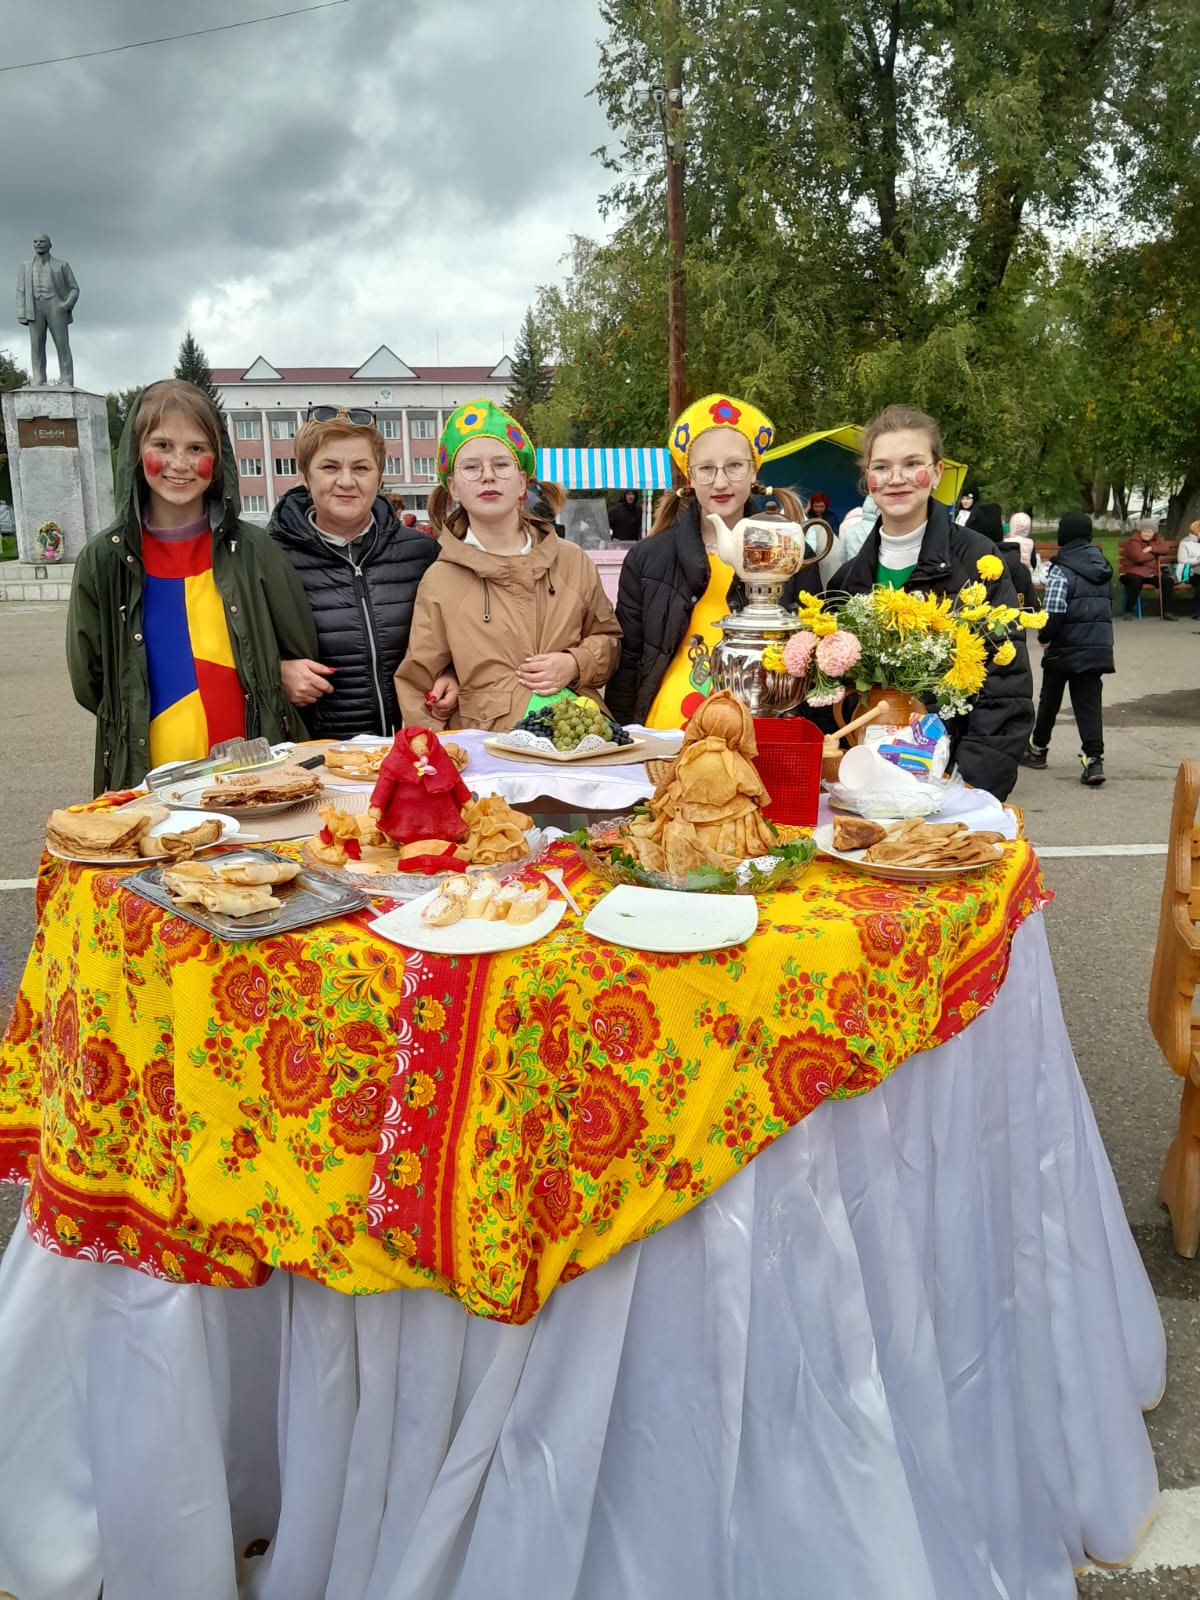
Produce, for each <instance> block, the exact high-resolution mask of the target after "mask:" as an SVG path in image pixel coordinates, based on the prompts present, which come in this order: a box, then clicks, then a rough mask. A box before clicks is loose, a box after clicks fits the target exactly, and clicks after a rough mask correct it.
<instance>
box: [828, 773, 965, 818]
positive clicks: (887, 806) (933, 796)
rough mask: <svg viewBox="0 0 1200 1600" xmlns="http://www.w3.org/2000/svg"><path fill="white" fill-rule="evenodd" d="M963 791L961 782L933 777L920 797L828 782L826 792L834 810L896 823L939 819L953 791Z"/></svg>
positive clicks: (923, 785)
mask: <svg viewBox="0 0 1200 1600" xmlns="http://www.w3.org/2000/svg"><path fill="white" fill-rule="evenodd" d="M961 788H962V784H961V783H960V782H959V781H958V779H948V778H930V779H927V780H925V781H924V782H923V783H922V785H921V793H920V794H905V795H898V794H896V793H894V792H882V793H877V794H876V793H871V792H870V791H867V790H863V789H847V788H844V787H843V785H842V784H840V783H827V784H826V785H825V793H826V795H827V796H828V799H829V804H830V806H831V807H832V808H833V810H834V811H848V812H850V813H851V814H852V815H854V816H857V817H866V818H867V819H868V820H869V821H872V822H894V821H896V820H897V819H900V820H906V819H909V818H912V817H935V816H937V814H938V812H939V811H942V810H944V809H945V806H946V803H947V801H948V800H949V799H950V794H951V791H952V790H955V789H961Z"/></svg>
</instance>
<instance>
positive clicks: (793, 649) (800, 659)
mask: <svg viewBox="0 0 1200 1600" xmlns="http://www.w3.org/2000/svg"><path fill="white" fill-rule="evenodd" d="M816 648H817V636H816V634H815V633H794V634H793V635H792V637H791V638H790V639H789V640H788V642H787V643H786V644H785V645H784V647H783V664H784V666H785V667H786V668H787V669H788V671H789V672H790V673H791V675H792V677H793V678H803V677H804V675H805V673H806V672H807V671H808V669H809V665H810V664H811V662H812V658H813V651H814V650H815V649H816Z"/></svg>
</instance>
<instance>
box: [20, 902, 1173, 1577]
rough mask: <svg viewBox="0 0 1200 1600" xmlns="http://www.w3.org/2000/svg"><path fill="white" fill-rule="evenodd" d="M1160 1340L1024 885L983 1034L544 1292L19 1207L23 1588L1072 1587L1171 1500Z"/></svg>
mask: <svg viewBox="0 0 1200 1600" xmlns="http://www.w3.org/2000/svg"><path fill="white" fill-rule="evenodd" d="M1164 1358H1165V1352H1164V1341H1163V1332H1162V1325H1161V1322H1160V1320H1159V1316H1158V1312H1157V1307H1156V1305H1155V1301H1154V1296H1153V1294H1152V1292H1151V1289H1150V1286H1149V1284H1148V1282H1147V1279H1146V1276H1145V1272H1144V1270H1143V1268H1142V1264H1141V1261H1140V1259H1139V1257H1138V1255H1137V1251H1136V1249H1135V1247H1134V1244H1133V1240H1132V1238H1131V1236H1130V1233H1129V1229H1128V1227H1127V1225H1126V1222H1125V1219H1124V1216H1123V1214H1122V1210H1121V1205H1120V1201H1119V1198H1118V1195H1117V1191H1116V1188H1115V1186H1114V1183H1113V1178H1112V1173H1111V1170H1110V1168H1109V1164H1108V1160H1107V1158H1106V1156H1105V1153H1104V1150H1103V1147H1102V1146H1101V1143H1100V1139H1099V1135H1098V1133H1097V1131H1096V1127H1095V1123H1094V1121H1093V1117H1092V1113H1091V1109H1090V1107H1089V1105H1088V1101H1087V1097H1086V1095H1085V1093H1084V1089H1083V1086H1082V1084H1081V1082H1080V1079H1079V1075H1078V1073H1077V1071H1076V1068H1075V1064H1074V1061H1073V1058H1072V1055H1071V1049H1070V1045H1069V1043H1068V1040H1067V1036H1066V1032H1065V1029H1064V1026H1063V1021H1062V1016H1061V1012H1060V1008H1059V1003H1058V997H1057V991H1056V989H1055V984H1054V978H1053V974H1052V972H1051V968H1050V962H1049V954H1048V950H1047V946H1046V939H1045V932H1044V929H1043V927H1042V921H1041V918H1040V917H1034V918H1032V919H1031V920H1030V921H1029V922H1028V923H1027V924H1026V925H1025V926H1024V928H1023V929H1022V930H1021V931H1020V932H1019V933H1018V934H1017V937H1016V942H1015V946H1014V952H1013V964H1012V969H1011V973H1010V976H1009V979H1008V981H1007V983H1006V984H1005V987H1004V989H1003V991H1002V992H1001V995H1000V997H999V998H998V1000H997V1002H996V1004H995V1005H994V1006H993V1007H992V1008H991V1010H990V1011H988V1012H986V1013H984V1014H983V1015H981V1016H980V1017H979V1018H977V1019H976V1021H975V1022H974V1023H973V1024H972V1025H971V1027H970V1028H969V1029H968V1030H967V1031H966V1032H965V1033H963V1034H962V1035H960V1036H959V1037H958V1038H956V1039H954V1040H953V1041H951V1042H950V1043H949V1044H946V1045H944V1046H942V1047H941V1048H939V1049H937V1050H935V1051H931V1052H930V1053H928V1054H927V1055H925V1056H922V1057H920V1058H918V1059H916V1060H914V1061H911V1062H909V1063H908V1064H907V1065H905V1066H903V1067H901V1068H900V1069H899V1071H897V1072H896V1073H895V1074H894V1075H893V1076H892V1077H891V1078H890V1079H889V1080H888V1081H887V1082H886V1083H885V1084H884V1085H883V1086H882V1087H881V1088H879V1089H876V1090H875V1091H874V1092H873V1093H871V1094H869V1095H867V1096H865V1097H864V1098H862V1099H859V1100H855V1101H850V1102H843V1103H830V1104H826V1105H824V1106H822V1107H821V1108H820V1109H819V1110H818V1111H816V1112H815V1113H814V1114H813V1115H812V1116H811V1117H809V1119H808V1120H807V1121H806V1122H804V1123H803V1124H801V1125H800V1126H799V1127H798V1128H796V1129H794V1130H793V1131H792V1132H791V1133H789V1134H787V1135H786V1136H785V1137H784V1138H782V1139H780V1140H779V1141H778V1142H777V1143H776V1144H775V1145H774V1146H773V1147H772V1148H770V1149H769V1150H767V1151H766V1152H765V1153H764V1154H763V1155H761V1156H759V1157H758V1159H757V1160H756V1161H754V1162H752V1163H751V1164H750V1166H749V1167H748V1168H747V1169H746V1170H744V1171H743V1172H741V1173H740V1174H739V1175H738V1176H737V1177H736V1178H734V1179H733V1180H732V1181H731V1182H729V1183H727V1184H726V1185H725V1186H724V1187H723V1188H722V1189H721V1190H720V1191H719V1192H718V1193H717V1194H716V1195H714V1196H713V1197H712V1198H711V1199H709V1200H707V1201H706V1202H705V1203H704V1204H703V1205H701V1206H699V1207H698V1208H697V1209H695V1210H694V1211H693V1212H691V1213H690V1214H689V1215H687V1216H685V1217H683V1218H681V1219H680V1220H679V1221H678V1222H675V1223H673V1224H672V1225H671V1226H670V1227H669V1228H667V1229H665V1230H664V1231H663V1232H662V1233H660V1234H658V1235H657V1236H655V1237H654V1238H652V1239H650V1240H647V1241H645V1242H644V1243H642V1244H640V1245H633V1246H630V1247H629V1248H627V1249H626V1250H624V1251H622V1252H621V1253H620V1255H618V1256H617V1257H616V1258H615V1259H614V1260H612V1261H611V1262H609V1263H608V1264H607V1265H606V1266H604V1267H601V1268H599V1269H598V1270H596V1271H594V1272H591V1273H588V1274H586V1275H585V1276H584V1277H582V1278H580V1279H578V1280H576V1281H575V1282H574V1283H572V1284H570V1285H568V1286H566V1287H564V1288H561V1289H559V1290H558V1291H556V1293H555V1294H554V1296H553V1298H552V1299H551V1301H550V1303H549V1305H548V1306H547V1308H546V1310H545V1311H543V1312H542V1313H541V1315H540V1316H539V1317H537V1318H536V1319H535V1321H534V1322H533V1323H531V1324H530V1325H528V1326H526V1327H523V1328H510V1327H503V1326H499V1325H496V1324H491V1323H488V1322H484V1321H479V1320H472V1319H471V1318H469V1317H467V1316H466V1315H465V1314H464V1313H463V1312H462V1311H461V1310H460V1309H459V1307H458V1306H457V1305H455V1304H453V1303H452V1302H451V1301H449V1300H446V1299H444V1298H442V1297H441V1296H440V1295H437V1294H435V1293H432V1292H427V1291H425V1292H410V1291H406V1290H401V1291H398V1292H396V1293H393V1294H389V1295H380V1296H375V1297H370V1298H358V1299H353V1298H349V1297H345V1296H342V1295H339V1294H337V1293H334V1292H333V1291H331V1290H328V1289H325V1288H321V1287H319V1286H318V1285H315V1284H313V1283H310V1282H307V1281H305V1280H303V1279H298V1278H290V1277H287V1276H285V1275H283V1274H277V1275H276V1276H275V1277H274V1278H273V1279H272V1281H271V1282H270V1283H268V1284H267V1285H266V1286H264V1287H263V1288H261V1289H255V1290H241V1291H222V1290H219V1289H204V1288H192V1287H179V1286H173V1285H169V1284H166V1283H161V1282H157V1281H154V1280H152V1279H150V1278H148V1277H144V1276H142V1275H140V1274H139V1273H137V1272H134V1271H130V1270H127V1269H125V1268H123V1267H119V1266H96V1265H92V1264H90V1263H84V1262H77V1261H66V1260H62V1259H60V1258H58V1257H56V1256H54V1255H51V1254H48V1253H47V1252H45V1251H43V1250H41V1249H39V1248H38V1247H36V1246H35V1245H33V1244H32V1243H31V1242H30V1240H29V1239H28V1237H27V1236H26V1235H25V1234H24V1232H23V1230H22V1231H19V1232H18V1234H17V1236H16V1237H14V1239H13V1241H12V1243H11V1245H10V1247H9V1249H8V1252H7V1254H6V1256H5V1258H4V1261H3V1263H2V1264H0V1419H2V1421H0V1588H7V1589H9V1590H11V1591H13V1592H14V1593H15V1594H16V1595H19V1596H20V1597H21V1600H96V1594H97V1591H98V1589H99V1586H100V1582H101V1579H103V1582H104V1600H226V1597H232V1596H234V1595H235V1594H236V1593H237V1584H238V1580H239V1576H240V1578H241V1581H242V1585H243V1592H244V1593H245V1594H246V1595H249V1596H252V1597H253V1600H322V1597H328V1600H442V1597H447V1596H453V1597H455V1600H481V1597H488V1600H510V1597H511V1600H529V1597H531V1596H536V1597H538V1600H560V1597H561V1600H568V1597H572V1600H585V1597H586V1600H676V1597H683V1596H688V1597H690V1600H760V1597H761V1600H776V1597H782V1596H813V1597H819V1600H977V1597H978V1600H983V1597H987V1600H995V1597H996V1596H1004V1597H1007V1600H1069V1597H1071V1596H1073V1595H1074V1593H1075V1587H1074V1580H1073V1577H1072V1568H1073V1567H1075V1566H1077V1565H1078V1564H1079V1563H1080V1562H1081V1561H1083V1560H1084V1558H1085V1552H1086V1553H1087V1554H1090V1555H1091V1556H1093V1557H1095V1558H1098V1559H1101V1560H1104V1561H1112V1562H1118V1561H1122V1560H1125V1559H1127V1558H1128V1557H1129V1556H1131V1555H1132V1553H1133V1551H1134V1549H1135V1547H1136V1545H1137V1542H1138V1539H1139V1537H1140V1535H1141V1533H1142V1531H1143V1529H1144V1526H1145V1525H1146V1523H1147V1522H1148V1520H1149V1519H1150V1517H1151V1516H1152V1514H1153V1508H1154V1503H1155V1495H1156V1481H1155V1470H1154V1462H1153V1458H1152V1455H1151V1451H1150V1447H1149V1443H1148V1440H1147V1436H1146V1431H1145V1426H1144V1423H1143V1419H1142V1411H1143V1409H1144V1408H1146V1407H1149V1406H1151V1405H1153V1404H1154V1403H1155V1401H1156V1400H1157V1399H1158V1397H1159V1394H1160V1392H1161V1389H1162V1384H1163V1374H1164ZM256 1538H269V1539H270V1540H271V1544H270V1548H269V1550H268V1552H267V1554H266V1555H265V1556H263V1557H261V1558H260V1559H257V1560H254V1561H252V1562H250V1563H246V1564H241V1565H239V1557H238V1552H240V1551H242V1550H243V1549H244V1548H245V1546H246V1545H247V1543H248V1542H249V1541H251V1540H254V1539H256Z"/></svg>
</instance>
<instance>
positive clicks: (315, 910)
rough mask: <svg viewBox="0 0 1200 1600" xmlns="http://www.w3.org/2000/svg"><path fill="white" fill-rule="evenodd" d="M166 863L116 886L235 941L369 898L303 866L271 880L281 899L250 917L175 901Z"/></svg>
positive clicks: (259, 853) (270, 856) (257, 857)
mask: <svg viewBox="0 0 1200 1600" xmlns="http://www.w3.org/2000/svg"><path fill="white" fill-rule="evenodd" d="M218 859H219V860H220V861H223V862H224V861H229V862H233V861H262V860H267V861H290V860H291V859H292V858H291V857H290V856H284V855H280V854H279V853H278V852H277V851H274V850H230V851H229V852H228V853H227V854H225V855H223V856H220V857H219V858H218ZM170 865H171V863H170V862H164V863H162V864H160V865H159V866H156V867H148V868H147V869H146V871H145V872H135V873H134V874H133V875H132V876H131V877H128V878H125V879H124V880H123V881H122V883H121V888H122V889H128V890H131V891H132V892H133V893H134V894H139V895H141V897H142V899H143V900H149V901H150V902H151V904H152V905H156V906H161V907H162V909H163V910H164V911H170V912H172V913H173V914H174V915H175V916H177V917H182V918H183V919H184V921H185V922H194V923H195V925H196V926H197V927H198V928H203V929H204V930H205V932H206V933H211V934H213V935H215V937H216V938H218V939H230V940H234V941H237V942H244V941H245V940H247V939H265V938H269V937H270V936H271V935H272V934H276V933H290V932H291V931H292V929H293V928H307V927H311V925H312V924H313V923H314V922H328V921H330V920H331V919H332V918H334V917H343V916H345V915H346V914H347V912H350V911H361V910H362V908H363V907H364V906H367V905H370V903H371V902H370V897H369V896H368V895H365V894H363V892H362V890H361V889H359V888H357V887H356V886H354V885H351V884H345V883H328V882H326V881H325V880H324V879H322V878H318V877H316V876H315V875H314V874H313V873H311V872H309V871H308V870H307V869H305V870H304V871H302V872H301V874H300V876H299V877H298V878H293V879H292V880H291V882H290V883H277V884H274V885H272V889H271V892H272V894H274V896H275V897H276V899H277V900H280V901H281V902H282V904H281V905H279V906H277V907H276V908H275V910H273V911H256V912H254V913H253V915H251V916H249V917H227V916H224V915H222V914H221V913H219V912H214V911H205V909H204V907H203V906H195V905H186V906H185V905H180V904H179V902H178V901H177V900H175V899H174V898H173V896H172V895H170V894H169V893H168V892H167V890H166V889H164V888H163V884H162V874H163V867H164V866H167V867H169V866H170Z"/></svg>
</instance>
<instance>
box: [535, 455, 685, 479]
mask: <svg viewBox="0 0 1200 1600" xmlns="http://www.w3.org/2000/svg"><path fill="white" fill-rule="evenodd" d="M537 461H538V477H539V478H540V479H543V480H544V481H545V482H546V483H558V484H561V485H562V487H563V488H564V489H668V488H670V486H671V458H670V455H669V453H668V452H667V451H666V450H657V449H652V448H650V447H649V446H638V445H627V446H625V447H624V448H622V449H620V450H559V449H552V450H539V451H538V453H537Z"/></svg>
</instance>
